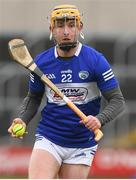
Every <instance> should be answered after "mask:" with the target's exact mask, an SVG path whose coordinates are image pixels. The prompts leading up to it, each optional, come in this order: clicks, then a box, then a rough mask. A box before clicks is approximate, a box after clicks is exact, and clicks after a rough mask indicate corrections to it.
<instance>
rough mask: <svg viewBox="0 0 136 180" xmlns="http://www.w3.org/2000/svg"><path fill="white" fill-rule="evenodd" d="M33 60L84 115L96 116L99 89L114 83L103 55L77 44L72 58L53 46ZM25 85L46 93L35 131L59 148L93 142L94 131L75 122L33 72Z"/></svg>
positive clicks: (112, 75)
mask: <svg viewBox="0 0 136 180" xmlns="http://www.w3.org/2000/svg"><path fill="white" fill-rule="evenodd" d="M35 63H36V64H37V66H38V67H39V68H40V69H41V71H42V72H43V73H44V74H45V75H46V76H47V77H48V78H49V79H50V80H51V81H52V82H53V83H54V84H55V85H56V86H57V87H58V88H59V89H60V90H61V92H63V93H64V94H65V95H66V96H67V97H68V98H69V99H71V100H72V101H73V102H74V103H75V104H76V105H77V106H78V108H79V109H80V110H81V111H83V112H84V113H85V114H86V115H93V116H95V115H97V114H98V113H99V111H100V102H101V92H104V91H108V90H111V89H113V88H116V87H117V86H118V82H117V79H116V78H115V76H114V74H113V71H112V69H111V67H110V65H109V63H108V62H107V60H106V59H105V57H104V56H103V55H102V54H101V53H99V52H97V51H96V50H94V49H93V48H91V47H88V46H86V45H82V44H81V43H80V44H79V47H78V49H77V52H76V53H75V55H74V56H73V57H70V58H67V59H66V58H62V57H59V56H58V55H57V51H56V47H52V48H50V49H48V50H47V51H45V52H43V53H41V54H39V55H38V56H37V57H36V58H35ZM29 88H30V91H31V92H41V93H42V92H45V94H46V96H47V104H46V105H45V107H44V108H43V110H42V112H41V120H40V121H39V124H38V127H37V133H39V134H42V135H43V136H45V137H46V138H47V139H49V140H50V141H52V142H54V143H56V144H58V145H60V146H63V147H70V148H87V147H91V146H94V145H96V144H97V143H96V142H95V140H94V133H93V132H92V131H90V130H88V129H87V128H86V127H85V126H84V124H81V123H79V121H80V118H79V117H78V116H77V115H76V114H75V113H74V112H73V111H72V110H71V109H70V108H69V107H68V106H67V105H66V103H65V102H64V101H63V100H62V99H61V98H60V97H59V96H58V95H57V94H56V93H54V92H53V91H52V90H51V89H50V88H49V87H48V86H46V85H45V84H44V83H43V82H42V81H41V80H40V78H39V77H38V76H37V75H35V74H31V76H30V83H29Z"/></svg>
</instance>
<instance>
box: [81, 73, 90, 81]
mask: <svg viewBox="0 0 136 180" xmlns="http://www.w3.org/2000/svg"><path fill="white" fill-rule="evenodd" d="M88 76H89V72H88V71H80V72H79V77H80V79H83V80H84V79H87V78H88Z"/></svg>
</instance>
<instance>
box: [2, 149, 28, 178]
mask: <svg viewBox="0 0 136 180" xmlns="http://www.w3.org/2000/svg"><path fill="white" fill-rule="evenodd" d="M30 154H31V148H30V147H9V146H7V147H5V146H4V147H0V175H22V176H24V175H27V169H28V163H29V158H30Z"/></svg>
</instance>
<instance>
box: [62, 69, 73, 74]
mask: <svg viewBox="0 0 136 180" xmlns="http://www.w3.org/2000/svg"><path fill="white" fill-rule="evenodd" d="M64 73H72V70H71V69H67V70H62V71H61V74H64Z"/></svg>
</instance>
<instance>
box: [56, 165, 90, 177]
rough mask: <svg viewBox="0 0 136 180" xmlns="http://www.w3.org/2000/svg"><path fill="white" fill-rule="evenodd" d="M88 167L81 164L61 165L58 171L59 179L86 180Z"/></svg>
mask: <svg viewBox="0 0 136 180" xmlns="http://www.w3.org/2000/svg"><path fill="white" fill-rule="evenodd" d="M89 171H90V166H87V165H83V164H62V166H61V168H60V171H59V178H60V179H86V178H87V177H88V174H89Z"/></svg>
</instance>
